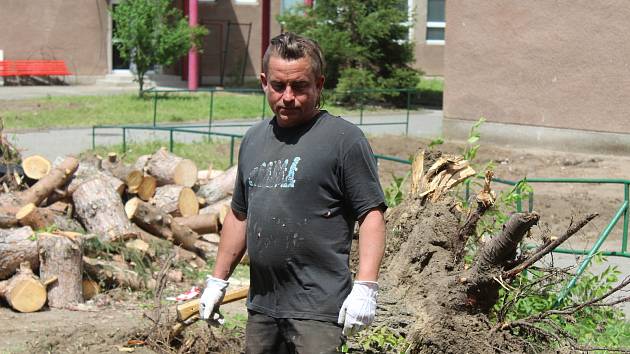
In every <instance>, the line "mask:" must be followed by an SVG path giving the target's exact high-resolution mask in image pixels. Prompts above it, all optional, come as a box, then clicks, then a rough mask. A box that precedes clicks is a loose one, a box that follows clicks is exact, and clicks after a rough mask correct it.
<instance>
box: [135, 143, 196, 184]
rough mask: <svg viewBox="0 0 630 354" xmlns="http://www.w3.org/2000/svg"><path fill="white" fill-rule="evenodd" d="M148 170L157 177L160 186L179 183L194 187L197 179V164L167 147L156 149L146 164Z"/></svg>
mask: <svg viewBox="0 0 630 354" xmlns="http://www.w3.org/2000/svg"><path fill="white" fill-rule="evenodd" d="M146 172H147V173H148V174H149V175H151V176H153V177H155V178H156V180H157V183H158V185H159V186H163V185H166V184H179V185H182V186H185V187H192V186H194V185H195V182H196V181H197V166H196V165H195V163H194V162H192V161H191V160H188V159H183V158H181V157H179V156H176V155H174V154H172V153H170V152H168V151H167V150H166V149H165V148H161V149H160V150H158V151H156V152H155V153H154V154H153V155H151V158H150V159H149V161H148V162H147V164H146Z"/></svg>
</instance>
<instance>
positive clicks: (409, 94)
mask: <svg viewBox="0 0 630 354" xmlns="http://www.w3.org/2000/svg"><path fill="white" fill-rule="evenodd" d="M410 106H411V89H407V120H406V121H405V136H407V135H409V110H410V109H411V107H410Z"/></svg>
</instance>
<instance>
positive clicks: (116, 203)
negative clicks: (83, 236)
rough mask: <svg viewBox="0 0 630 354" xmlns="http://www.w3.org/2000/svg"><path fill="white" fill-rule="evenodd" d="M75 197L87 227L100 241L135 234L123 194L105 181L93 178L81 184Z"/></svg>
mask: <svg viewBox="0 0 630 354" xmlns="http://www.w3.org/2000/svg"><path fill="white" fill-rule="evenodd" d="M72 199H73V200H74V206H75V210H76V214H77V216H78V217H79V219H80V220H81V222H82V223H83V225H84V226H85V228H86V229H87V230H88V231H89V232H90V233H94V234H96V235H98V237H99V239H100V240H101V241H112V240H115V239H120V238H122V239H125V238H127V237H129V236H130V235H132V234H133V233H132V232H131V231H130V230H131V223H130V222H129V219H128V218H127V215H126V214H125V210H124V206H123V204H122V201H121V199H120V196H119V195H118V194H117V193H116V191H114V189H113V188H112V186H111V185H110V184H108V183H107V182H106V181H103V180H101V179H93V180H90V181H87V182H85V183H83V184H81V185H80V186H79V188H77V190H76V191H75V192H74V193H73V194H72Z"/></svg>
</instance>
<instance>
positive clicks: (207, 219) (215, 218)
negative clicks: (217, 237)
mask: <svg viewBox="0 0 630 354" xmlns="http://www.w3.org/2000/svg"><path fill="white" fill-rule="evenodd" d="M175 222H178V223H180V224H182V225H185V226H188V227H189V228H190V229H191V230H193V231H194V232H196V233H198V234H209V233H216V232H218V231H219V215H218V214H199V215H193V216H188V217H178V218H175Z"/></svg>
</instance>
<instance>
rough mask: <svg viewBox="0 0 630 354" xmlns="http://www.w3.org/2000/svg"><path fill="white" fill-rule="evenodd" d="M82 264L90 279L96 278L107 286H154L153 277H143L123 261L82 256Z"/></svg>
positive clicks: (150, 287) (136, 287) (146, 287)
mask: <svg viewBox="0 0 630 354" xmlns="http://www.w3.org/2000/svg"><path fill="white" fill-rule="evenodd" d="M83 266H84V269H85V273H86V274H87V275H88V276H90V278H91V279H98V280H99V281H100V282H102V283H103V284H105V285H106V286H108V287H123V288H129V289H132V290H142V289H152V288H154V287H155V280H154V279H143V278H142V277H141V276H139V275H138V273H136V272H134V271H132V270H130V269H129V266H127V264H126V263H123V262H115V261H105V260H101V259H94V258H89V257H85V256H84V257H83Z"/></svg>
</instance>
